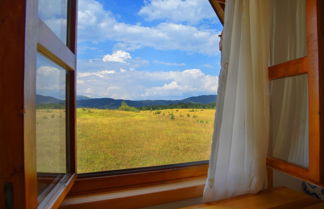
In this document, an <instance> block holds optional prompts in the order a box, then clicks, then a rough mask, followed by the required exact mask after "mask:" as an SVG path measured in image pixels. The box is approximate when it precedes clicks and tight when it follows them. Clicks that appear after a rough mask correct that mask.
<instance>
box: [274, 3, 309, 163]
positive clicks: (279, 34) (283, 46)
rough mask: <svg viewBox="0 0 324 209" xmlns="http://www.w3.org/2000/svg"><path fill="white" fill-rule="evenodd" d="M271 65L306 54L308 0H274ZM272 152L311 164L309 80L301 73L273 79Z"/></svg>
mask: <svg viewBox="0 0 324 209" xmlns="http://www.w3.org/2000/svg"><path fill="white" fill-rule="evenodd" d="M272 1H273V15H272V16H273V21H272V38H271V56H270V65H276V64H279V63H283V62H287V61H290V60H294V59H297V58H300V57H303V56H306V54H307V50H306V49H307V47H306V1H305V0H272ZM270 92H271V126H270V127H271V129H270V130H271V132H270V133H271V134H270V138H271V143H270V154H271V155H272V156H274V157H276V158H280V159H283V160H285V161H288V162H291V163H294V164H297V165H300V166H302V167H305V168H307V167H308V79H307V75H298V76H292V77H286V78H281V79H277V80H273V81H271V85H270Z"/></svg>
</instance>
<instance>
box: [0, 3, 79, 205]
mask: <svg viewBox="0 0 324 209" xmlns="http://www.w3.org/2000/svg"><path fill="white" fill-rule="evenodd" d="M76 8H77V0H69V4H68V8H67V10H68V12H67V14H68V18H69V19H68V24H67V31H68V34H67V36H68V41H67V42H68V43H67V45H65V44H64V43H62V41H61V40H60V39H59V38H58V37H57V36H56V35H55V34H54V33H53V32H52V31H51V29H50V28H49V27H48V26H47V25H46V24H45V23H44V22H43V21H42V20H40V18H39V17H38V4H37V0H16V1H11V0H4V1H1V3H0V26H1V27H0V38H1V40H2V41H3V43H4V44H3V45H2V46H1V49H0V59H1V64H0V65H1V73H0V74H1V76H0V83H1V85H0V96H1V98H7V100H6V102H2V103H1V108H2V109H3V110H6V111H2V112H1V113H0V116H1V117H0V118H1V120H0V124H1V126H2V127H3V129H1V130H0V144H1V146H0V153H1V154H0V207H1V208H2V207H3V206H4V207H5V208H17V209H35V208H42V209H45V208H46V209H47V208H48V209H50V208H58V207H59V205H60V204H61V202H62V201H63V199H64V198H65V196H66V195H67V193H68V192H69V191H70V189H71V187H72V185H73V183H74V181H75V180H76V165H75V164H76V160H75V148H76V147H75V133H74V132H75V69H76V54H75V52H76V38H75V37H76V14H77V13H76ZM37 53H42V54H43V55H45V56H46V57H47V58H49V59H50V60H51V61H53V62H54V63H56V64H58V65H60V66H62V67H63V68H65V70H66V71H67V72H68V73H67V83H68V84H69V85H68V87H67V90H66V91H67V95H69V96H67V98H68V100H69V101H68V105H69V106H68V107H67V110H68V111H67V112H68V115H67V118H69V119H68V120H69V121H68V123H67V124H68V125H67V126H68V127H67V130H68V131H67V133H69V134H68V136H67V137H69V139H70V140H69V144H67V146H68V147H69V148H70V149H69V150H67V152H68V153H70V154H69V155H67V161H69V162H70V163H68V165H67V166H68V167H69V169H70V173H68V174H66V175H65V176H64V178H63V179H61V181H60V183H59V184H56V185H55V186H54V187H53V189H52V190H51V191H50V192H49V194H48V195H47V196H46V197H45V198H44V200H43V201H41V202H38V201H37V199H38V192H37V170H36V133H35V131H36V125H35V124H36V123H35V122H36V116H35V112H36V104H35V103H36V83H35V81H36V56H37ZM4 188H6V190H4Z"/></svg>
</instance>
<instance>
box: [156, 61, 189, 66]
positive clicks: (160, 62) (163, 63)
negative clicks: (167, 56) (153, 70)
mask: <svg viewBox="0 0 324 209" xmlns="http://www.w3.org/2000/svg"><path fill="white" fill-rule="evenodd" d="M154 63H156V64H160V65H167V66H186V64H184V63H175V62H162V61H159V60H155V61H154Z"/></svg>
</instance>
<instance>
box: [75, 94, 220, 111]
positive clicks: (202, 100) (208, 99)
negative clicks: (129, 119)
mask: <svg viewBox="0 0 324 209" xmlns="http://www.w3.org/2000/svg"><path fill="white" fill-rule="evenodd" d="M216 97H217V96H216V95H201V96H195V97H189V98H186V99H182V100H122V99H111V98H94V99H83V100H78V101H77V106H78V107H85V108H98V109H118V108H119V107H120V105H121V103H122V101H125V102H126V103H127V105H129V106H132V107H137V108H140V107H145V106H163V105H172V104H210V103H215V102H216Z"/></svg>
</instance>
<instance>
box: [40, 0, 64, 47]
mask: <svg viewBox="0 0 324 209" xmlns="http://www.w3.org/2000/svg"><path fill="white" fill-rule="evenodd" d="M67 5H68V0H55V1H53V0H38V16H39V18H40V19H42V20H43V21H44V22H45V23H46V24H47V25H48V27H49V28H50V29H51V30H52V31H53V32H54V33H55V34H56V35H57V36H58V37H59V38H60V39H61V40H62V41H63V42H64V43H66V40H67Z"/></svg>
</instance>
